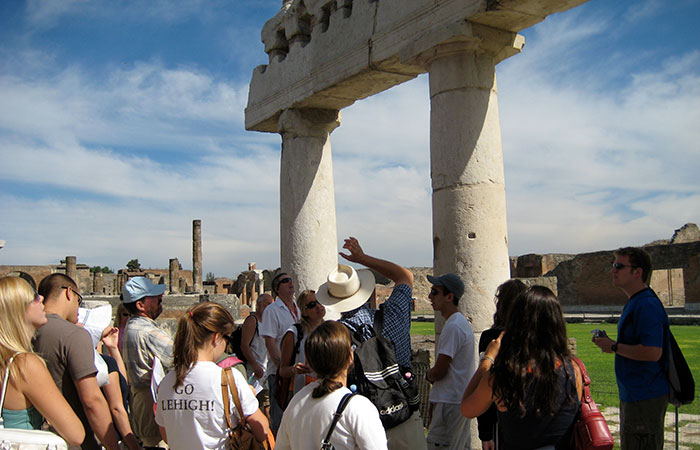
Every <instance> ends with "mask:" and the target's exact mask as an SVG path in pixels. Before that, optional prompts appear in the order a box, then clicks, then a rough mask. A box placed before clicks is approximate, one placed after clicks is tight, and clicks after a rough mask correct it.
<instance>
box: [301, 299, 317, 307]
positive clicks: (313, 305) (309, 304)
mask: <svg viewBox="0 0 700 450" xmlns="http://www.w3.org/2000/svg"><path fill="white" fill-rule="evenodd" d="M318 305H320V303H319V302H318V301H317V300H314V301H312V302H309V303H307V304H306V306H304V308H306V309H311V308H315V307H316V306H318Z"/></svg>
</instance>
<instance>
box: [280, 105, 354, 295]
mask: <svg viewBox="0 0 700 450" xmlns="http://www.w3.org/2000/svg"><path fill="white" fill-rule="evenodd" d="M339 125H340V112H339V111H337V110H330V109H288V110H286V111H284V112H283V113H282V114H281V115H280V118H279V124H278V131H279V133H280V134H281V135H282V163H281V169H280V186H283V187H282V188H280V230H281V234H280V247H281V263H282V270H284V271H286V272H288V273H289V274H290V275H292V276H293V277H294V281H295V283H296V290H297V292H301V291H302V290H304V289H317V288H318V287H319V286H320V285H321V284H323V282H324V281H325V277H326V276H327V275H328V273H329V272H330V271H331V270H332V269H333V267H335V266H336V265H337V264H338V256H337V245H338V242H337V232H336V222H335V187H334V185H333V163H332V157H331V143H330V133H331V132H332V131H333V130H334V129H335V128H336V127H338V126H339Z"/></svg>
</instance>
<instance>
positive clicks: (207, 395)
mask: <svg viewBox="0 0 700 450" xmlns="http://www.w3.org/2000/svg"><path fill="white" fill-rule="evenodd" d="M221 370H222V369H221V367H219V366H217V365H216V364H214V363H213V362H209V361H199V362H197V363H196V364H195V365H194V367H193V368H192V370H190V371H189V373H188V374H187V375H186V376H185V379H184V382H183V384H182V385H181V386H180V387H178V388H177V390H173V384H174V383H175V371H174V370H171V371H170V372H169V373H168V374H167V375H166V376H165V378H163V381H162V382H161V383H160V385H159V386H158V402H157V405H158V406H157V409H156V423H157V424H158V425H160V426H161V427H163V428H165V431H166V433H167V435H168V444H169V445H170V448H171V449H173V450H192V449H194V448H201V449H225V448H226V445H227V443H228V434H227V426H226V418H225V416H224V407H223V397H222V396H221ZM232 372H233V378H234V380H235V381H236V388H237V390H238V396H239V397H240V399H241V408H243V415H245V416H246V417H248V416H249V415H251V414H253V413H254V412H255V411H257V410H258V400H257V399H256V398H255V395H253V391H251V390H250V388H249V387H248V383H246V380H245V379H244V378H243V375H241V373H240V372H239V371H237V370H233V371H232ZM229 400H230V402H229V403H230V408H231V409H230V411H231V422H232V424H233V426H234V427H236V425H237V424H238V412H237V411H236V406H235V405H234V403H233V396H232V395H229Z"/></svg>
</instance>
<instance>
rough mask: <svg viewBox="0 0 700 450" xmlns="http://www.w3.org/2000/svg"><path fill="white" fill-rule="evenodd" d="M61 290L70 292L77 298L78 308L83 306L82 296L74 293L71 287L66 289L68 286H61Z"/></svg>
mask: <svg viewBox="0 0 700 450" xmlns="http://www.w3.org/2000/svg"><path fill="white" fill-rule="evenodd" d="M61 289H67V290H69V291H71V292H72V293H74V294H75V295H77V296H78V306H83V296H82V295H80V294H79V293H77V292H75V289H73V288H72V287H68V286H61Z"/></svg>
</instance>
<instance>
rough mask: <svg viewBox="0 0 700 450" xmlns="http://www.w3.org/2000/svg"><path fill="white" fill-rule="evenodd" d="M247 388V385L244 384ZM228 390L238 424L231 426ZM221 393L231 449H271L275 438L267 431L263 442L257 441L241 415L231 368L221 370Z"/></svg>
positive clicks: (241, 409)
mask: <svg viewBox="0 0 700 450" xmlns="http://www.w3.org/2000/svg"><path fill="white" fill-rule="evenodd" d="M246 388H247V386H246ZM229 392H230V393H231V395H232V396H233V404H234V405H235V406H236V411H237V412H238V417H239V421H238V426H237V427H236V428H233V426H232V425H231V411H230V410H229V403H230V402H229ZM221 395H222V397H223V400H224V414H225V415H226V424H227V425H228V428H229V430H230V431H229V445H228V448H229V449H231V450H273V449H274V448H275V438H274V437H273V436H272V433H271V432H269V433H268V435H267V439H266V440H265V441H264V442H258V440H257V439H255V436H254V435H253V432H252V431H251V430H250V426H249V425H248V423H247V422H246V417H245V416H244V415H243V408H242V407H241V399H240V398H239V397H238V389H236V381H235V380H234V379H233V373H232V372H231V368H230V367H227V368H226V369H223V370H222V371H221Z"/></svg>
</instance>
